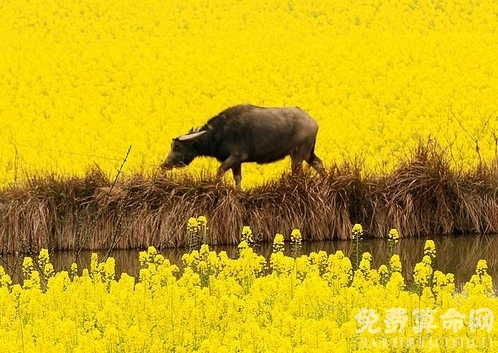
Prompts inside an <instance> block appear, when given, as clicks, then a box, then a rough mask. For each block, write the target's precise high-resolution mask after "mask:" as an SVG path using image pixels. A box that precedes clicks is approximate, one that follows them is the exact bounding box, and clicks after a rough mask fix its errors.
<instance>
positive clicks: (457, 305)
mask: <svg viewBox="0 0 498 353" xmlns="http://www.w3.org/2000/svg"><path fill="white" fill-rule="evenodd" d="M193 221H194V223H196V220H195V219H193ZM190 226H191V225H190V224H189V227H190ZM193 226H194V227H196V225H195V224H194V225H193ZM352 232H353V234H354V235H355V236H356V237H357V238H356V239H358V241H360V240H359V239H360V238H358V237H359V236H361V226H359V225H355V227H354V228H353V230H352ZM243 233H244V234H243V237H245V239H246V240H247V241H246V240H243V241H242V242H241V243H240V245H239V256H238V258H237V259H230V258H228V257H227V255H226V253H225V252H220V253H216V252H214V251H210V250H209V247H208V246H207V245H203V246H202V247H201V248H200V250H194V251H192V252H190V253H186V254H185V255H184V256H183V264H184V268H183V269H182V271H180V270H179V268H178V267H177V266H176V265H172V264H171V263H170V262H169V260H168V259H165V258H164V257H163V256H162V255H161V254H159V253H158V252H157V251H156V249H155V248H153V247H149V249H148V250H147V251H143V252H141V253H140V256H139V260H140V265H141V270H140V275H139V278H137V283H135V279H134V278H133V277H130V276H129V275H127V274H123V275H121V276H120V278H117V277H116V274H115V264H114V259H113V258H108V259H106V260H104V261H99V258H98V256H97V254H93V255H92V259H91V266H90V268H89V269H83V270H81V269H78V268H77V266H76V265H73V266H71V269H70V271H61V272H57V273H55V272H54V268H53V266H52V264H51V263H50V259H49V254H48V251H47V250H46V249H44V250H42V251H41V252H40V254H39V256H36V257H35V258H31V257H26V258H25V259H24V262H23V276H24V281H23V283H22V284H14V285H12V283H11V280H10V277H9V276H8V275H6V274H5V273H4V269H3V268H2V267H1V266H0V304H1V305H0V314H1V315H0V317H1V320H2V321H1V324H0V349H1V350H2V351H6V352H7V351H8V352H41V351H43V352H372V351H375V352H481V351H487V352H492V351H494V350H493V340H496V339H497V338H498V331H497V329H496V327H497V325H496V324H495V323H494V313H496V312H497V310H498V301H497V299H496V297H494V296H493V295H492V294H493V293H494V289H493V281H492V279H491V277H490V276H489V275H488V274H487V264H486V261H484V260H481V261H479V263H478V264H477V267H476V272H475V274H474V275H473V276H472V278H470V279H469V281H468V282H467V283H466V284H465V285H464V286H463V288H461V289H460V290H458V291H456V290H455V283H454V276H453V274H451V273H447V274H445V273H442V272H441V271H438V270H435V266H434V264H435V263H436V260H437V258H436V248H435V247H434V243H433V242H432V241H427V242H426V243H425V247H424V256H423V259H422V260H421V261H420V262H419V263H417V264H416V265H415V268H414V274H413V278H406V279H405V278H404V277H403V276H402V274H401V270H402V268H401V262H400V258H399V255H397V254H396V253H394V251H393V250H394V248H395V242H396V238H397V232H396V231H395V230H392V231H391V232H390V237H389V240H387V241H388V242H391V245H390V246H388V248H389V249H390V250H389V251H388V253H387V254H386V255H387V259H388V260H387V261H386V262H385V263H384V264H383V265H381V266H380V267H379V268H378V269H375V268H372V266H371V262H372V256H371V255H370V254H369V253H363V255H361V254H360V253H359V252H356V254H353V255H354V256H353V258H352V259H349V258H348V257H346V256H344V254H343V253H342V251H337V252H336V253H334V254H327V253H325V252H323V251H321V252H318V253H311V254H310V255H308V256H306V255H303V256H299V248H300V245H299V244H300V233H299V232H298V231H297V230H295V231H293V233H292V236H291V239H292V249H293V252H294V254H293V255H294V257H290V256H285V255H284V253H283V246H284V243H283V235H282V234H277V235H276V236H275V239H274V243H273V249H274V250H273V254H272V255H271V258H270V260H269V261H268V262H267V260H266V259H265V258H264V257H262V256H261V255H257V254H256V253H255V252H254V251H253V249H252V248H251V247H250V246H249V243H248V242H250V241H251V240H252V237H251V230H250V229H249V228H245V229H244V231H243ZM296 256H297V257H296Z"/></svg>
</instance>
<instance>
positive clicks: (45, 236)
mask: <svg viewBox="0 0 498 353" xmlns="http://www.w3.org/2000/svg"><path fill="white" fill-rule="evenodd" d="M497 177H498V172H497V170H496V168H493V167H492V166H491V167H486V166H482V165H481V166H478V167H477V168H476V169H475V170H474V171H472V172H467V173H462V172H458V171H454V170H452V169H451V168H450V163H449V162H448V158H447V156H446V155H445V153H444V151H442V150H441V149H439V148H438V147H437V146H435V145H433V144H431V145H428V146H420V147H418V149H417V150H415V151H414V152H413V156H412V157H411V159H410V160H409V161H407V162H404V163H402V164H400V166H399V167H398V168H397V169H396V170H395V171H394V172H393V173H391V174H389V175H384V176H362V171H361V163H359V162H356V163H352V164H345V165H342V166H334V167H333V168H330V169H329V171H328V175H327V177H326V178H320V177H318V176H316V175H315V174H312V172H311V171H305V172H304V173H303V175H301V176H298V177H296V176H292V175H291V174H287V173H286V174H284V175H282V177H281V178H280V179H278V180H274V181H269V182H267V183H265V184H264V185H261V186H258V187H254V188H251V189H248V190H244V191H240V190H237V189H235V188H234V187H233V186H232V185H231V184H229V185H227V184H225V183H217V182H216V181H215V179H214V178H213V177H212V176H206V175H202V176H200V177H195V176H192V175H189V174H180V175H177V176H172V175H171V174H157V175H153V176H144V175H135V176H132V177H129V178H127V179H124V180H117V181H116V180H114V181H111V180H109V178H108V177H106V176H105V175H104V173H103V172H102V171H101V170H99V169H98V168H95V169H94V170H92V171H91V172H90V173H88V174H87V175H86V176H85V177H82V178H61V177H57V176H46V177H42V178H40V177H37V178H33V179H32V180H30V181H29V182H27V183H25V184H24V185H22V186H17V187H10V188H5V189H3V190H1V191H0V252H1V253H12V252H24V253H29V252H37V251H38V250H39V249H40V248H41V247H47V248H49V249H51V250H74V251H75V252H76V253H77V254H78V253H79V252H80V251H82V250H102V249H109V251H110V250H114V249H135V248H145V247H146V246H149V245H154V246H156V247H158V248H165V247H183V246H185V235H186V221H187V219H188V218H189V217H198V216H200V215H204V216H206V217H207V218H208V220H209V223H208V226H209V230H208V237H209V243H210V244H236V243H238V242H239V239H240V233H241V229H242V227H243V226H244V225H249V226H251V228H252V229H253V232H254V234H255V235H256V236H257V237H258V238H259V239H261V240H262V241H271V240H273V237H274V235H275V234H276V233H279V232H280V233H283V234H284V235H285V236H286V237H287V236H289V234H290V232H291V231H292V229H294V228H299V229H300V230H301V232H302V234H303V239H304V240H328V239H349V237H350V230H351V226H352V225H353V224H354V223H361V224H362V225H363V228H364V231H365V235H366V236H376V237H384V236H386V235H387V233H388V231H389V229H391V228H397V229H398V230H399V232H400V234H401V235H402V236H404V237H410V236H426V235H430V236H435V235H444V234H454V233H497V232H498V178H497Z"/></svg>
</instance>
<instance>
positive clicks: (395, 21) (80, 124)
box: [0, 0, 498, 185]
mask: <svg viewBox="0 0 498 353" xmlns="http://www.w3.org/2000/svg"><path fill="white" fill-rule="evenodd" d="M497 6H498V5H497V4H496V1H494V0H482V1H470V2H469V1H466V0H455V1H451V2H448V3H445V2H441V1H439V0H427V1H413V0H400V1H387V2H379V1H372V0H360V1H355V2H353V3H351V2H350V1H335V2H333V3H331V2H330V1H325V0H311V1H306V2H299V3H298V2H294V1H288V0H253V1H250V2H244V3H240V2H239V1H235V0H228V1H223V2H206V1H194V2H172V1H167V2H165V1H160V0H151V1H147V2H144V3H140V2H138V3H137V2H136V1H130V0H109V1H105V2H101V3H96V2H92V1H90V2H88V1H83V2H82V1H77V0H67V1H63V2H61V1H57V0H45V1H43V2H42V3H39V2H31V1H28V0H19V1H10V2H7V3H4V4H2V6H1V10H0V31H1V33H2V41H0V53H1V55H0V123H1V129H0V166H1V167H0V185H4V184H6V183H11V182H12V181H13V180H18V179H20V178H22V177H25V176H26V175H28V176H29V175H31V174H32V173H34V172H43V173H47V172H57V173H59V174H63V175H74V174H81V173H84V172H85V171H86V170H87V169H88V168H89V167H91V166H92V165H94V164H98V165H99V166H100V167H101V168H102V169H103V170H104V171H105V172H107V173H109V174H112V175H116V171H117V170H118V168H119V167H120V165H121V163H122V162H123V158H124V157H125V155H126V152H127V151H128V148H129V147H130V146H132V148H131V151H130V154H129V156H128V158H127V161H126V163H125V165H124V167H125V168H124V171H125V172H137V171H145V172H150V171H152V170H154V169H155V168H156V167H157V166H158V165H159V164H160V162H161V161H162V159H163V158H164V157H165V155H166V153H167V151H168V149H169V144H170V141H171V138H172V137H175V136H178V135H180V134H182V133H185V132H187V131H188V129H189V128H191V127H192V126H200V125H201V124H203V123H204V122H205V121H206V120H207V119H208V118H210V117H212V116H214V115H215V114H216V113H218V112H219V111H221V110H222V109H225V108H227V107H228V106H232V105H234V104H238V103H253V104H258V105H266V106H282V105H299V106H301V107H303V108H304V109H306V110H307V111H309V113H310V114H311V116H313V117H314V118H315V119H316V120H317V121H318V122H319V125H320V131H319V135H318V143H317V154H318V155H319V156H320V157H321V158H322V159H323V160H324V161H325V163H326V164H332V163H334V162H339V163H340V162H341V161H344V160H349V159H350V158H354V157H358V158H362V160H363V163H362V165H364V166H365V168H367V169H368V170H379V169H381V170H387V169H389V168H390V167H392V165H393V164H394V163H396V162H397V161H398V158H400V157H401V158H403V157H406V155H407V153H409V151H410V149H411V148H413V147H414V146H415V145H416V144H417V143H418V142H419V141H420V140H422V141H424V142H426V141H428V140H430V141H432V140H434V139H436V140H437V141H438V142H439V143H441V144H442V145H443V146H444V147H447V148H448V151H449V153H450V156H451V157H452V161H453V162H454V163H455V164H456V165H457V166H461V167H471V166H473V165H475V163H476V162H477V161H478V160H479V159H481V158H482V160H484V161H490V160H492V159H493V158H494V157H495V154H496V152H495V151H496V146H497V142H496V141H497V140H496V138H497V135H498V125H497V123H496V115H497V113H498V107H497V101H498V100H497V96H496V89H495V88H496V87H497V86H498V62H497V60H498V59H497V55H496V52H498V30H497V26H496V22H497V18H496V13H497ZM215 164H217V162H216V161H212V160H200V161H195V162H194V164H193V166H192V167H191V169H192V170H194V171H197V170H199V169H200V168H209V170H214V168H215ZM245 168H248V169H249V170H250V171H251V172H248V173H246V176H245V178H244V183H245V185H251V183H256V182H260V181H261V180H263V179H266V178H269V177H272V176H276V175H280V174H281V172H282V171H283V170H284V168H288V163H287V162H285V161H284V162H281V163H278V164H272V165H270V166H257V165H250V166H245Z"/></svg>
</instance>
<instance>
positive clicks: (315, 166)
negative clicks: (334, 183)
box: [308, 154, 326, 178]
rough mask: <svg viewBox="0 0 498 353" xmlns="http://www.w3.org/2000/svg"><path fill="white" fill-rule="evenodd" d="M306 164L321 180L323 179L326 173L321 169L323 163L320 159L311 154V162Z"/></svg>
mask: <svg viewBox="0 0 498 353" xmlns="http://www.w3.org/2000/svg"><path fill="white" fill-rule="evenodd" d="M308 164H309V165H310V166H311V167H312V168H313V169H315V170H316V171H317V172H318V174H320V176H321V177H322V178H325V176H326V173H325V168H324V167H323V162H322V160H321V159H320V158H318V157H317V156H316V154H313V155H312V156H311V160H310V161H309V162H308Z"/></svg>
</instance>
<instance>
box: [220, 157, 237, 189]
mask: <svg viewBox="0 0 498 353" xmlns="http://www.w3.org/2000/svg"><path fill="white" fill-rule="evenodd" d="M228 169H232V171H233V178H234V179H235V186H237V187H240V181H241V179H242V176H241V168H240V159H239V158H236V157H234V156H230V157H228V158H227V159H226V160H224V161H223V163H221V165H220V167H219V168H218V173H217V175H216V178H217V179H218V180H220V179H221V178H222V177H223V175H224V174H225V172H226V171H227V170H228Z"/></svg>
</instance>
